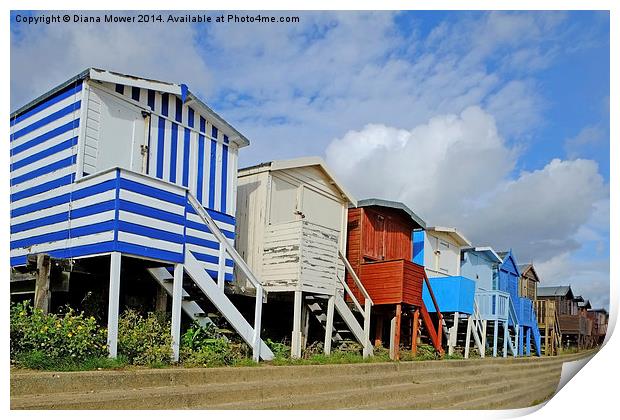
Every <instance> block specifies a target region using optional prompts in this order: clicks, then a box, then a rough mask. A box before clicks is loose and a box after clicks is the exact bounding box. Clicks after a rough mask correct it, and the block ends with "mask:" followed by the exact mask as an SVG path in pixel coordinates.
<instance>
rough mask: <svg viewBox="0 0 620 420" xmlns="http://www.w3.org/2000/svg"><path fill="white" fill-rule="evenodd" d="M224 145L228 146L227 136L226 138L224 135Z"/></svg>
mask: <svg viewBox="0 0 620 420" xmlns="http://www.w3.org/2000/svg"><path fill="white" fill-rule="evenodd" d="M224 143H226V144H228V143H229V141H228V136H227V135H226V134H224Z"/></svg>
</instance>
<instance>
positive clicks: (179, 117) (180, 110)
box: [175, 97, 183, 122]
mask: <svg viewBox="0 0 620 420" xmlns="http://www.w3.org/2000/svg"><path fill="white" fill-rule="evenodd" d="M176 99H177V100H176V105H177V107H176V116H175V119H176V120H177V122H182V121H183V102H182V101H181V98H178V97H177V98H176Z"/></svg>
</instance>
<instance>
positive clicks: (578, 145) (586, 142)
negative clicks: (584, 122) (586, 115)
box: [564, 125, 609, 159]
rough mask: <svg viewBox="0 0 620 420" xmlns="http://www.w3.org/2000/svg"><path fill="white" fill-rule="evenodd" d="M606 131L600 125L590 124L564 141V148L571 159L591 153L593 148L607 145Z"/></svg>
mask: <svg viewBox="0 0 620 420" xmlns="http://www.w3.org/2000/svg"><path fill="white" fill-rule="evenodd" d="M605 140H606V136H605V131H604V130H603V129H602V128H601V127H600V126H598V125H588V126H586V127H584V128H582V129H581V131H579V133H577V135H576V136H574V137H571V138H568V139H566V140H565V141H564V150H565V152H566V156H567V157H568V158H569V159H574V158H576V157H578V156H583V155H584V154H589V152H591V151H592V149H595V148H598V147H601V146H606V145H608V144H609V143H608V142H606V141H605Z"/></svg>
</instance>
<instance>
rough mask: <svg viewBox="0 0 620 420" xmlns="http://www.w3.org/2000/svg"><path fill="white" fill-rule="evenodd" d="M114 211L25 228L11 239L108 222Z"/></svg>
mask: <svg viewBox="0 0 620 420" xmlns="http://www.w3.org/2000/svg"><path fill="white" fill-rule="evenodd" d="M114 213H115V211H114V210H109V211H106V212H103V213H98V214H93V215H91V216H86V217H80V218H79V219H71V220H67V221H64V222H59V223H53V224H50V225H45V226H41V227H37V228H34V229H29V230H24V231H22V232H17V233H14V234H12V235H11V241H18V240H20V239H26V238H31V237H33V236H39V235H45V234H47V233H53V232H59V231H62V230H66V229H69V228H71V229H73V228H77V227H82V226H88V225H94V224H96V223H101V222H107V221H109V220H113V219H114Z"/></svg>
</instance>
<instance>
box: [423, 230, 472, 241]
mask: <svg viewBox="0 0 620 420" xmlns="http://www.w3.org/2000/svg"><path fill="white" fill-rule="evenodd" d="M426 230H427V231H431V232H432V231H435V232H443V233H447V234H449V235H450V236H452V237H453V238H454V239H456V241H457V242H458V243H459V245H461V246H471V242H469V240H468V239H467V238H466V237H465V236H464V235H463V234H462V233H460V232H459V231H458V230H456V228H451V227H445V226H431V227H427V228H426Z"/></svg>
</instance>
